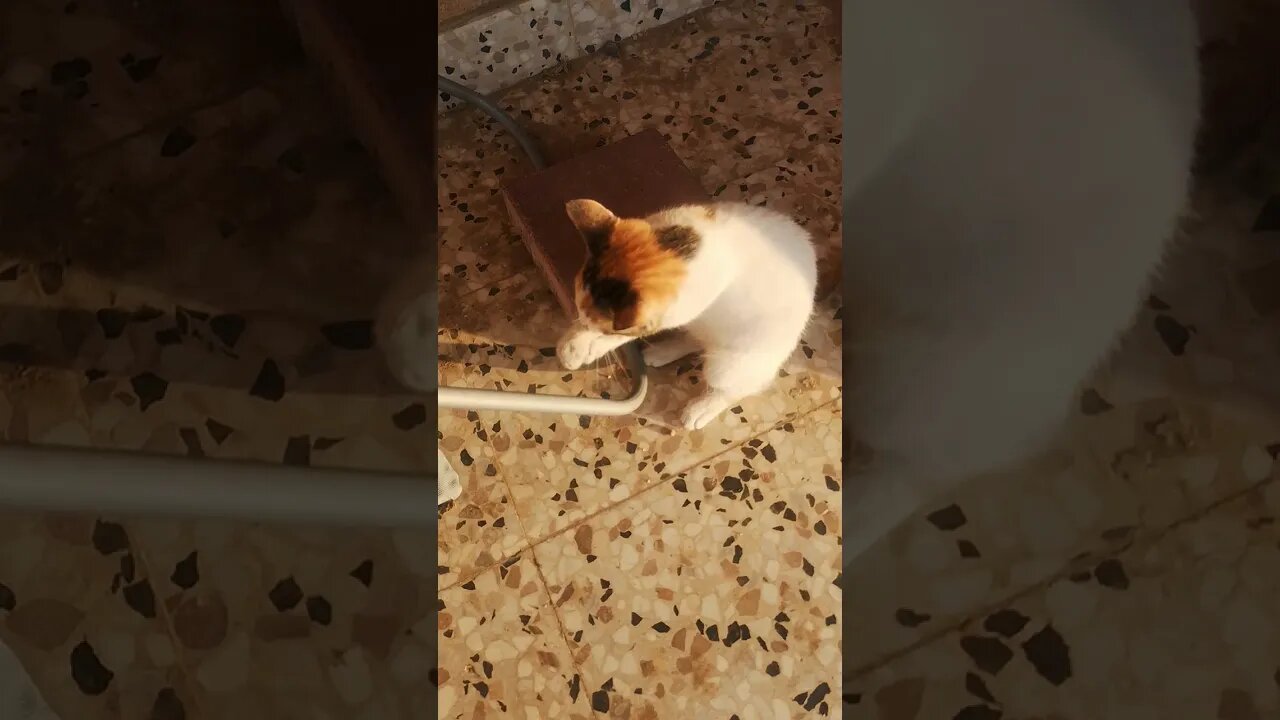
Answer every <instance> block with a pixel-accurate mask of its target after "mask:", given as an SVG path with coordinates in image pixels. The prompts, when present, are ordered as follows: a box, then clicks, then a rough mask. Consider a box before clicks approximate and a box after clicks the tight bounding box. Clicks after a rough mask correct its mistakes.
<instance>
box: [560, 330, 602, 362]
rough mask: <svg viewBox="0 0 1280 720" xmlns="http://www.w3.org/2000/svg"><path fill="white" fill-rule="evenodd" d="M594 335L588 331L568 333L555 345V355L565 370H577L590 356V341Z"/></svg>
mask: <svg viewBox="0 0 1280 720" xmlns="http://www.w3.org/2000/svg"><path fill="white" fill-rule="evenodd" d="M595 337H596V336H595V335H593V334H591V333H588V332H574V333H569V334H568V335H566V336H565V337H564V339H562V340H561V341H560V344H559V345H557V346H556V357H557V358H559V359H560V364H561V365H563V366H564V369H565V370H577V369H578V368H580V367H582V366H583V365H585V364H586V363H587V361H588V360H589V359H590V358H591V343H592V341H593V340H594V339H595Z"/></svg>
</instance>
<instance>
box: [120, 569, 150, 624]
mask: <svg viewBox="0 0 1280 720" xmlns="http://www.w3.org/2000/svg"><path fill="white" fill-rule="evenodd" d="M123 595H124V601H125V604H127V605H128V606H129V607H131V608H133V611H134V612H136V613H138V614H139V615H141V616H142V617H144V618H147V619H148V620H152V619H155V617H156V594H155V592H154V591H153V590H152V589H151V583H150V582H148V581H147V580H145V579H143V580H139V581H138V582H136V583H133V584H132V585H126V586H125V588H124V593H123Z"/></svg>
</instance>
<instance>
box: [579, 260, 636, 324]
mask: <svg viewBox="0 0 1280 720" xmlns="http://www.w3.org/2000/svg"><path fill="white" fill-rule="evenodd" d="M582 284H583V285H584V286H585V287H586V288H587V291H588V292H590V293H591V300H592V302H594V303H595V306H596V307H597V308H598V309H600V310H601V311H604V312H617V311H619V310H622V309H623V308H627V307H630V306H632V305H634V304H635V302H636V291H635V289H633V288H632V287H631V283H629V282H627V281H626V280H622V279H620V278H613V277H600V263H599V262H597V261H596V260H595V258H588V259H587V263H586V265H583V267H582Z"/></svg>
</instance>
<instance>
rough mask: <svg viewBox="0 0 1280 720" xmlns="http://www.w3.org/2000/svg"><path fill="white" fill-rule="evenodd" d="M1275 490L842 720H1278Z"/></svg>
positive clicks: (1129, 562) (1055, 590)
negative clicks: (1267, 719) (1174, 719)
mask: <svg viewBox="0 0 1280 720" xmlns="http://www.w3.org/2000/svg"><path fill="white" fill-rule="evenodd" d="M1273 473H1274V471H1273ZM1274 477H1275V475H1274V474H1273V475H1272V478H1273V479H1272V480H1271V481H1269V482H1267V483H1266V484H1265V485H1263V486H1261V487H1258V488H1257V489H1254V490H1252V491H1247V492H1245V493H1243V494H1241V495H1239V496H1237V497H1236V498H1234V499H1230V500H1227V501H1225V502H1224V503H1222V504H1221V505H1220V506H1218V507H1215V508H1213V509H1212V510H1211V511H1209V512H1207V513H1206V514H1204V515H1202V516H1200V517H1197V518H1194V519H1191V520H1189V521H1187V522H1186V523H1183V524H1180V525H1179V526H1177V527H1175V528H1173V529H1171V530H1170V531H1169V532H1167V533H1166V534H1165V535H1163V536H1162V537H1158V538H1153V539H1151V541H1150V542H1143V543H1138V544H1135V545H1134V546H1132V547H1130V548H1127V549H1125V550H1123V551H1122V552H1119V553H1116V554H1112V555H1093V556H1089V557H1087V558H1083V559H1080V560H1078V561H1076V562H1075V563H1073V564H1072V565H1071V566H1070V567H1068V568H1066V569H1065V570H1064V572H1063V573H1061V574H1060V575H1059V576H1058V577H1057V578H1056V579H1054V580H1053V581H1052V582H1050V583H1048V584H1046V585H1044V586H1041V587H1039V588H1036V589H1034V590H1033V591H1031V592H1029V593H1027V594H1025V595H1023V596H1021V597H1019V598H1017V599H1015V600H1013V601H1012V602H1008V603H1003V604H1001V605H998V606H996V607H992V608H989V609H988V610H986V611H984V613H983V614H982V615H980V616H975V617H974V618H972V619H971V620H970V621H969V622H968V623H966V624H965V625H964V626H962V627H959V628H957V629H955V630H953V631H951V632H948V633H946V634H945V635H943V636H941V637H939V638H938V639H937V640H936V641H934V642H932V643H930V644H929V645H926V646H924V647H922V648H919V649H917V650H914V651H913V652H911V653H909V654H907V655H904V656H902V657H899V658H897V659H895V660H894V661H893V662H891V663H889V664H888V665H886V666H884V667H882V668H879V669H877V670H875V671H874V672H871V673H868V674H867V675H865V676H863V677H862V678H860V680H859V681H858V683H857V684H856V685H855V686H854V688H853V689H852V691H851V695H850V696H849V697H848V698H847V699H848V700H856V701H857V702H856V704H851V705H850V706H849V707H848V708H847V710H846V713H847V714H846V715H845V717H850V718H868V719H870V718H877V719H878V720H916V719H917V718H918V719H920V720H923V719H924V718H956V719H959V720H970V719H973V718H999V717H1018V718H1023V717H1027V718H1030V717H1036V718H1053V719H1054V720H1077V719H1079V720H1083V719H1085V718H1088V719H1089V720H1111V719H1112V718H1115V719H1117V720H1118V719H1120V718H1124V719H1125V720H1148V719H1150V720H1156V719H1158V718H1170V717H1206V718H1208V717H1212V718H1222V719H1223V720H1256V719H1259V718H1264V717H1274V716H1275V715H1276V713H1277V712H1280V696H1278V695H1277V689H1276V682H1275V677H1274V675H1275V669H1276V667H1277V666H1278V665H1280V643H1277V642H1276V633H1277V628H1276V621H1275V617H1274V607H1275V602H1274V601H1275V597H1276V593H1277V591H1278V590H1280V587H1278V586H1277V577H1276V573H1275V572H1274V568H1275V565H1276V562H1277V561H1278V560H1280V556H1278V555H1277V553H1278V552H1280V551H1277V545H1278V544H1280V534H1278V533H1277V529H1276V527H1277V526H1276V524H1275V521H1274V519H1275V516H1276V513H1277V512H1278V511H1280V493H1278V492H1277V490H1276V484H1275V481H1274Z"/></svg>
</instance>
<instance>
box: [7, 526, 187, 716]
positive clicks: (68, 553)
mask: <svg viewBox="0 0 1280 720" xmlns="http://www.w3.org/2000/svg"><path fill="white" fill-rule="evenodd" d="M156 582H157V579H156V578H155V576H154V575H153V574H152V573H151V572H150V569H149V568H148V567H147V565H146V562H145V560H144V559H143V557H142V556H141V553H140V550H139V547H138V545H137V542H136V538H135V537H133V536H132V535H131V533H130V532H129V531H128V530H127V529H126V528H125V526H123V525H122V524H121V523H120V522H118V521H117V520H115V519H111V518H95V517H93V516H89V515H69V514H47V515H46V514H40V513H16V512H6V513H5V514H4V518H3V522H0V618H2V620H3V622H2V624H0V638H3V641H4V643H5V644H6V645H7V646H8V647H9V649H10V650H12V651H13V652H14V654H15V655H16V656H17V657H18V658H19V659H20V660H21V661H22V663H23V665H24V667H25V668H26V670H27V672H28V673H29V674H30V675H31V678H32V680H33V681H34V682H35V683H36V685H37V687H39V688H40V690H41V693H42V694H43V695H44V698H45V700H46V701H47V702H48V704H49V706H50V708H51V709H52V710H53V711H54V712H56V713H58V714H59V715H60V716H61V717H67V718H73V717H74V718H81V717H83V718H99V717H103V718H106V717H151V716H152V715H151V714H150V713H152V712H153V708H154V707H160V708H162V709H164V708H177V710H178V712H182V711H183V708H187V707H192V705H191V703H192V701H193V698H192V697H191V695H190V692H189V685H188V683H187V678H186V674H185V671H184V669H183V668H182V667H181V664H180V663H179V662H177V654H176V648H175V644H174V642H173V641H172V639H171V638H170V636H169V634H168V632H167V630H166V626H165V622H164V619H163V611H162V609H161V608H160V607H159V604H158V602H157V599H156V592H155V589H154V587H155V583H156ZM159 717H165V716H164V715H160V716H159ZM168 717H173V715H169V716H168Z"/></svg>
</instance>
